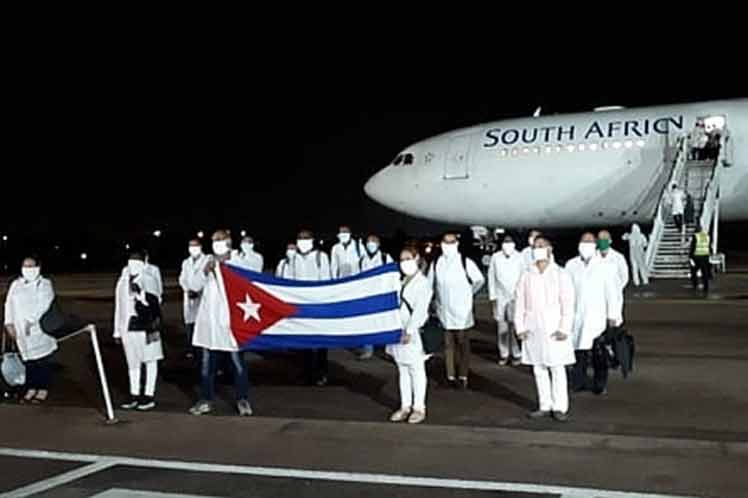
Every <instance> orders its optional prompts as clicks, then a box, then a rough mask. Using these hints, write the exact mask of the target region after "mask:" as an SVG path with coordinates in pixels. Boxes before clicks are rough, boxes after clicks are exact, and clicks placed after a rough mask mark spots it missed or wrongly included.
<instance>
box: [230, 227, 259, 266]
mask: <svg viewBox="0 0 748 498" xmlns="http://www.w3.org/2000/svg"><path fill="white" fill-rule="evenodd" d="M239 247H240V248H241V251H240V252H239V253H237V255H236V257H235V258H234V259H233V261H234V262H235V263H236V264H237V265H238V266H241V267H242V268H246V269H247V270H252V271H256V272H258V273H262V271H263V269H264V268H265V259H264V258H263V257H262V254H260V253H259V252H256V251H255V241H254V239H253V238H252V237H249V236H246V237H244V238H243V239H242V242H241V245H240V246H239Z"/></svg>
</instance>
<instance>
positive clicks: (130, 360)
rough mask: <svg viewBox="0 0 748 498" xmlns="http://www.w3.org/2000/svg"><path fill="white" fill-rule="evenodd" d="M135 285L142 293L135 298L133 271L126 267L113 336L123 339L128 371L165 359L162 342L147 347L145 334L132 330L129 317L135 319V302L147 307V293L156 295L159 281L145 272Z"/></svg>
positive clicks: (118, 290)
mask: <svg viewBox="0 0 748 498" xmlns="http://www.w3.org/2000/svg"><path fill="white" fill-rule="evenodd" d="M135 283H137V284H138V285H140V287H141V289H142V290H143V293H141V295H140V296H135V295H133V294H132V293H131V292H130V271H129V270H128V268H127V267H125V269H124V270H123V271H122V273H121V274H120V277H119V280H118V281H117V287H116V288H115V291H114V334H113V337H114V338H115V339H121V340H122V349H123V350H124V351H125V359H126V360H127V368H128V370H133V369H135V368H140V364H141V363H147V362H151V361H158V360H163V359H164V349H163V345H162V344H161V341H160V340H159V341H153V342H151V343H150V344H148V342H147V341H146V333H145V332H144V331H133V330H130V318H131V317H133V316H135V300H136V299H140V300H141V302H143V303H144V304H148V303H147V301H145V293H146V292H147V293H149V294H153V295H156V291H157V290H158V282H157V281H156V279H155V278H154V276H153V273H147V272H145V271H144V272H143V274H142V275H141V276H140V277H139V278H137V279H136V280H135Z"/></svg>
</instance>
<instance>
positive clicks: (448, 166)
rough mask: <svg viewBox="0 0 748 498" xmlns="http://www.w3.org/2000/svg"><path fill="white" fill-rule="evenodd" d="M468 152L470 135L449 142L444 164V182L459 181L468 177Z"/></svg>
mask: <svg viewBox="0 0 748 498" xmlns="http://www.w3.org/2000/svg"><path fill="white" fill-rule="evenodd" d="M469 151H470V135H463V136H460V137H454V138H452V139H450V140H449V146H448V149H447V157H446V162H445V164H444V179H445V180H460V179H465V178H467V177H468V159H469V155H468V153H469Z"/></svg>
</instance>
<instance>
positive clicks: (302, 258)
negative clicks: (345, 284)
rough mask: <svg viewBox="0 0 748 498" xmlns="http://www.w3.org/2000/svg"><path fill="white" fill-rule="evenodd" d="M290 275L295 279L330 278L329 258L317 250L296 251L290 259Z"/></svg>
mask: <svg viewBox="0 0 748 498" xmlns="http://www.w3.org/2000/svg"><path fill="white" fill-rule="evenodd" d="M291 275H292V277H291V278H293V279H295V280H330V279H331V278H332V275H331V274H330V259H329V258H328V257H327V254H325V253H324V252H322V251H318V250H312V251H309V252H308V253H307V254H302V253H300V252H299V253H296V256H294V258H293V260H292V261H291Z"/></svg>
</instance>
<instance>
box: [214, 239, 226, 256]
mask: <svg viewBox="0 0 748 498" xmlns="http://www.w3.org/2000/svg"><path fill="white" fill-rule="evenodd" d="M229 251H230V248H229V243H228V242H227V241H225V240H214V241H213V254H215V255H216V256H224V255H226V254H228V253H229Z"/></svg>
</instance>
